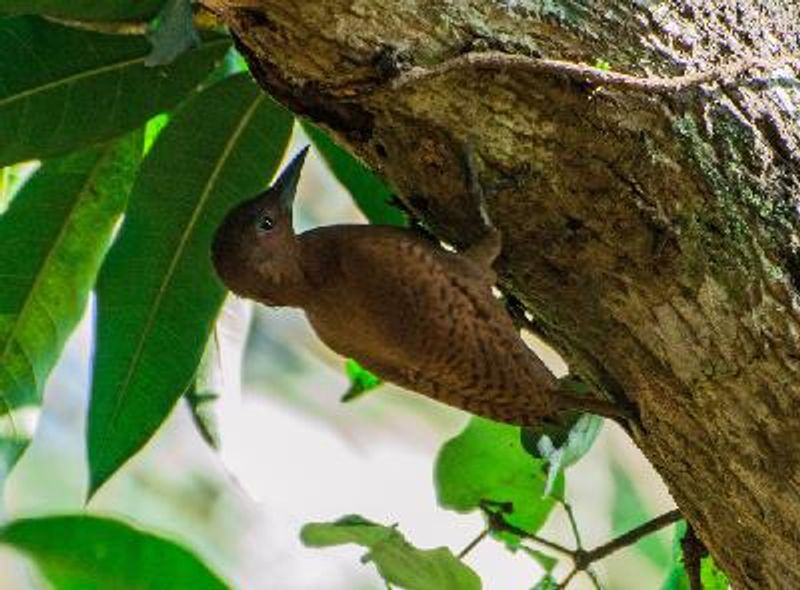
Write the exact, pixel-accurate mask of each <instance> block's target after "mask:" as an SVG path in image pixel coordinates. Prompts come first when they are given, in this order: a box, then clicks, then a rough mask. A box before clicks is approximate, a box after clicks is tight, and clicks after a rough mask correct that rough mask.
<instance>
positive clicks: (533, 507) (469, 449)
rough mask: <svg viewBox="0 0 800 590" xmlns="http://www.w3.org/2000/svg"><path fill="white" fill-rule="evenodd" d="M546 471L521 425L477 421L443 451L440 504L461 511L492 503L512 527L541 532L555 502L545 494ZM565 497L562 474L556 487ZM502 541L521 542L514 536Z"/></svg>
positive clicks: (438, 477)
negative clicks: (523, 440)
mask: <svg viewBox="0 0 800 590" xmlns="http://www.w3.org/2000/svg"><path fill="white" fill-rule="evenodd" d="M544 467H545V461H544V460H542V459H536V458H534V457H532V456H531V455H530V454H529V453H528V452H527V451H525V449H524V448H523V447H522V443H521V442H520V435H519V428H518V427H515V426H509V425H507V424H500V423H498V422H492V421H490V420H486V419H484V418H479V417H474V418H472V419H471V420H470V422H469V424H468V425H467V427H466V428H465V429H464V430H463V431H462V432H461V433H460V434H459V435H458V436H456V437H455V438H453V439H451V440H449V441H448V442H447V443H445V445H444V446H443V447H442V449H441V450H440V451H439V456H438V457H437V459H436V469H435V479H436V492H437V495H438V498H439V503H440V504H441V505H442V506H443V507H445V508H449V509H450V510H457V511H459V512H468V511H471V510H475V509H477V508H482V507H486V506H487V505H492V506H496V507H502V512H503V516H504V518H505V520H506V521H507V522H508V523H510V524H512V525H514V526H516V527H518V528H520V529H523V530H524V531H526V532H528V533H535V532H536V531H537V530H539V528H540V527H541V526H542V525H543V524H544V522H545V521H546V520H547V516H548V515H549V514H550V511H551V510H552V508H553V506H554V504H555V500H554V499H553V498H551V497H545V495H544V492H545V484H546V481H547V477H546V475H545V472H544ZM563 494H564V478H563V475H561V476H559V477H558V478H557V479H556V481H555V484H554V485H553V495H554V496H556V497H562V496H563ZM501 537H503V538H505V539H507V540H511V541H515V540H516V539H515V538H514V536H513V535H508V534H503V535H501Z"/></svg>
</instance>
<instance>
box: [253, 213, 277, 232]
mask: <svg viewBox="0 0 800 590" xmlns="http://www.w3.org/2000/svg"><path fill="white" fill-rule="evenodd" d="M273 227H275V222H274V221H272V217H270V216H269V215H262V216H261V217H259V218H258V221H257V222H256V229H257V230H258V231H260V232H268V231H271V230H272V228H273Z"/></svg>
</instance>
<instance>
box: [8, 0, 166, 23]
mask: <svg viewBox="0 0 800 590" xmlns="http://www.w3.org/2000/svg"><path fill="white" fill-rule="evenodd" d="M164 1H165V0H101V1H98V0H69V1H65V0H0V13H6V14H47V15H49V16H56V17H61V18H67V19H74V20H89V21H91V20H137V19H146V18H150V17H152V16H155V15H156V13H157V12H158V9H159V8H160V7H161V5H162V4H164Z"/></svg>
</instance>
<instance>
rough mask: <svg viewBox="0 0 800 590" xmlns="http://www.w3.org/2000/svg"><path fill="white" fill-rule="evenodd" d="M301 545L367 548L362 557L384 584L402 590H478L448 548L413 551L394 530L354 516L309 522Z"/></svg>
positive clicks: (477, 584)
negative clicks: (329, 521) (348, 545)
mask: <svg viewBox="0 0 800 590" xmlns="http://www.w3.org/2000/svg"><path fill="white" fill-rule="evenodd" d="M301 538H302V540H303V543H305V544H306V545H309V546H311V547H329V546H331V545H342V544H345V543H356V544H358V545H361V546H363V547H366V548H367V549H369V552H368V553H367V554H366V555H365V556H364V557H363V558H362V560H361V561H362V562H364V563H370V562H371V563H374V564H375V567H377V568H378V573H380V575H381V577H382V578H383V579H384V580H386V583H387V584H394V585H397V586H398V587H400V588H405V589H406V590H434V589H436V590H480V588H481V581H480V578H478V576H477V575H476V574H475V572H473V571H472V570H471V569H470V568H469V567H467V566H466V565H464V564H463V563H462V562H461V561H459V560H458V559H457V558H456V557H455V556H454V555H453V554H452V553H451V552H450V550H449V549H446V548H444V547H440V548H438V549H427V550H423V549H417V548H416V547H414V546H413V545H411V544H410V543H409V542H408V541H406V540H405V538H404V537H403V535H401V534H400V533H399V532H398V531H397V529H396V528H395V527H387V526H382V525H379V524H375V523H373V522H370V521H368V520H367V519H365V518H362V517H361V516H358V515H351V516H345V517H343V518H341V519H339V520H337V521H335V522H332V523H312V524H307V525H306V526H304V527H303V530H302V532H301Z"/></svg>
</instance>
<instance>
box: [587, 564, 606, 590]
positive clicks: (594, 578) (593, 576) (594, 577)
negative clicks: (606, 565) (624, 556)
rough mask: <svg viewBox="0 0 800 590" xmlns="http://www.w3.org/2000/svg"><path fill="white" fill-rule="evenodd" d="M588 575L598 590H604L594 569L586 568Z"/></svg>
mask: <svg viewBox="0 0 800 590" xmlns="http://www.w3.org/2000/svg"><path fill="white" fill-rule="evenodd" d="M586 575H587V576H588V578H589V579H590V580H591V581H592V584H593V585H594V587H595V588H596V589H597V590H603V587H602V586H601V585H600V580H598V579H597V574H596V573H594V571H593V570H592V568H586Z"/></svg>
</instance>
